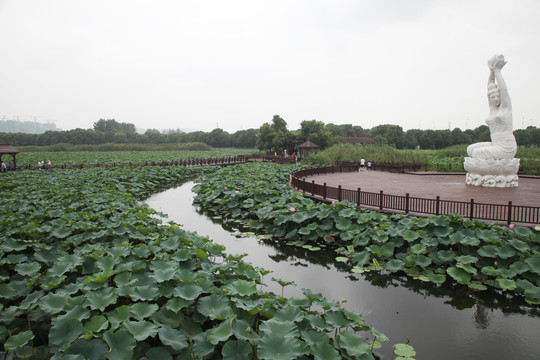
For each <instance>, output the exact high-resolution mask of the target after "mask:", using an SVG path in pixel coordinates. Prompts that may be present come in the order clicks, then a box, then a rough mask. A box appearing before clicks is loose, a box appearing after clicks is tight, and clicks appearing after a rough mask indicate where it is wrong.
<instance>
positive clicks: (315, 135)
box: [300, 120, 335, 149]
mask: <svg viewBox="0 0 540 360" xmlns="http://www.w3.org/2000/svg"><path fill="white" fill-rule="evenodd" d="M300 134H301V137H302V140H304V141H308V140H309V141H311V142H312V143H315V144H317V145H319V146H320V148H321V149H325V148H327V147H329V146H331V145H333V144H334V142H335V141H334V136H333V135H332V133H331V132H330V131H329V130H328V129H326V128H325V126H324V123H323V122H322V121H317V120H304V121H302V122H301V123H300Z"/></svg>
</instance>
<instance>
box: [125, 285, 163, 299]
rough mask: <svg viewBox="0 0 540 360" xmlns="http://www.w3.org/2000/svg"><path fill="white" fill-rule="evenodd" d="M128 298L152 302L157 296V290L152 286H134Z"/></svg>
mask: <svg viewBox="0 0 540 360" xmlns="http://www.w3.org/2000/svg"><path fill="white" fill-rule="evenodd" d="M130 296H131V298H132V299H133V300H135V301H137V300H141V301H147V300H153V299H155V298H157V297H158V296H159V289H158V288H156V286H154V285H143V286H136V287H135V288H134V289H133V291H132V292H131V294H130Z"/></svg>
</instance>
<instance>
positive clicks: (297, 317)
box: [273, 306, 304, 322]
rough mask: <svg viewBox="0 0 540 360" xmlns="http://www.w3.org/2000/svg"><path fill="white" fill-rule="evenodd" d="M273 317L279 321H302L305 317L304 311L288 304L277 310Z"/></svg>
mask: <svg viewBox="0 0 540 360" xmlns="http://www.w3.org/2000/svg"><path fill="white" fill-rule="evenodd" d="M273 318H274V319H276V320H279V321H291V322H300V321H302V320H303V319H304V313H303V312H302V310H300V308H298V307H297V306H287V307H285V308H283V309H279V310H278V311H276V313H275V314H274V317H273Z"/></svg>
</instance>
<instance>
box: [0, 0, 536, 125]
mask: <svg viewBox="0 0 540 360" xmlns="http://www.w3.org/2000/svg"><path fill="white" fill-rule="evenodd" d="M495 53H502V54H504V55H505V57H506V59H507V61H508V64H507V65H506V66H505V68H504V69H503V75H504V77H505V79H506V82H507V85H508V89H509V92H510V96H511V98H512V105H513V110H514V113H513V114H514V128H522V127H527V126H529V125H534V126H540V113H539V103H540V71H539V70H540V69H539V67H540V1H538V0H516V1H507V0H447V1H443V0H408V1H407V0H384V1H381V0H271V1H270V0H268V1H262V0H228V1H224V0H152V1H150V0H146V1H142V0H86V1H82V0H0V119H13V118H15V117H16V116H19V119H21V120H34V118H35V119H36V120H37V121H38V122H46V121H55V122H56V125H57V127H60V128H62V129H65V130H67V129H72V128H77V127H80V128H92V125H93V123H94V122H95V121H97V120H99V119H100V118H105V119H116V120H117V121H119V122H129V123H133V124H135V125H136V126H137V127H138V128H159V129H170V128H183V129H197V130H202V131H211V130H212V129H214V128H216V127H217V126H219V127H220V128H222V129H224V130H225V131H228V132H231V133H232V132H235V131H238V130H242V129H249V128H259V127H260V126H261V125H262V124H263V123H265V122H270V121H271V120H272V116H273V115H275V114H279V115H280V116H281V117H282V118H283V119H285V121H286V122H287V124H288V128H289V129H290V130H295V129H298V128H299V127H300V123H301V122H302V121H303V120H313V119H316V120H320V121H323V122H325V123H334V124H354V125H360V126H362V127H364V128H372V127H374V126H376V125H380V124H396V125H400V126H402V127H403V128H404V130H407V129H411V128H421V129H447V128H448V127H449V126H450V127H451V128H452V129H453V128H455V127H460V128H461V129H466V128H475V127H477V126H479V125H482V124H484V119H485V117H486V116H487V113H488V105H487V97H486V83H487V78H488V75H489V70H488V67H487V60H488V58H490V57H491V56H492V55H493V54H495Z"/></svg>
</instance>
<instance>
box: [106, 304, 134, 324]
mask: <svg viewBox="0 0 540 360" xmlns="http://www.w3.org/2000/svg"><path fill="white" fill-rule="evenodd" d="M130 314H131V307H130V306H128V305H122V306H119V307H117V308H115V309H113V310H111V311H109V313H108V314H107V317H108V320H109V322H110V323H111V326H112V328H113V329H116V328H118V326H119V325H120V324H122V323H123V322H124V321H127V320H128V319H129V316H130Z"/></svg>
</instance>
